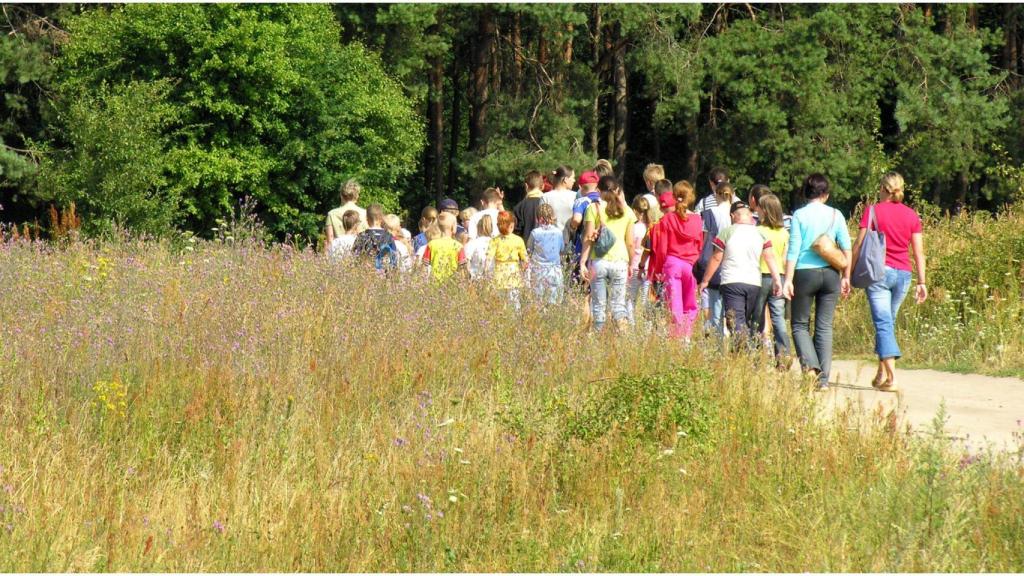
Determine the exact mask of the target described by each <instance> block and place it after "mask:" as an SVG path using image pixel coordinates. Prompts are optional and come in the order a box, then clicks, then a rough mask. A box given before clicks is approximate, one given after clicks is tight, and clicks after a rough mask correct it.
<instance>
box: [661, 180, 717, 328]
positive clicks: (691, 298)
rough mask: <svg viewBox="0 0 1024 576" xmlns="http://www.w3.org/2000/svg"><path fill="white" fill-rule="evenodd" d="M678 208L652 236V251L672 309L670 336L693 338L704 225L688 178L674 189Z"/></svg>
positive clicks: (678, 183) (667, 215)
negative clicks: (693, 208) (697, 265)
mask: <svg viewBox="0 0 1024 576" xmlns="http://www.w3.org/2000/svg"><path fill="white" fill-rule="evenodd" d="M672 194H673V197H674V199H675V201H676V206H675V208H676V209H675V211H674V212H670V213H667V214H665V215H664V216H663V217H662V218H661V220H660V221H659V222H658V225H657V226H656V227H655V229H654V231H653V233H652V235H651V252H653V257H654V259H655V261H657V262H658V263H660V264H661V273H662V275H663V276H664V279H665V296H666V299H667V300H668V304H669V310H671V311H672V324H671V326H670V328H669V336H670V337H672V338H684V339H686V340H687V341H688V340H689V339H690V334H691V333H692V332H693V323H694V321H695V320H696V319H697V311H698V307H697V279H696V278H694V276H693V264H694V263H695V262H696V261H697V257H698V256H700V250H701V246H702V244H703V240H704V235H703V226H702V225H701V219H700V216H698V215H697V214H694V213H693V212H691V211H690V207H691V206H693V202H694V200H695V199H696V198H695V194H694V190H693V186H691V185H690V183H689V182H687V181H685V180H681V181H679V182H676V185H675V187H674V188H673V190H672Z"/></svg>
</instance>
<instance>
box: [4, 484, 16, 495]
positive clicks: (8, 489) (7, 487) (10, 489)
mask: <svg viewBox="0 0 1024 576" xmlns="http://www.w3.org/2000/svg"><path fill="white" fill-rule="evenodd" d="M4 492H7V493H8V494H12V493H14V486H12V485H10V484H4Z"/></svg>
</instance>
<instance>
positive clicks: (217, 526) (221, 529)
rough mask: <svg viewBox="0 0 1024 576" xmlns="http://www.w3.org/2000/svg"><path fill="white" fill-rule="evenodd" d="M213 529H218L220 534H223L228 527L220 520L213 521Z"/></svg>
mask: <svg viewBox="0 0 1024 576" xmlns="http://www.w3.org/2000/svg"><path fill="white" fill-rule="evenodd" d="M213 529H214V530H216V531H217V533H218V534H223V533H224V531H225V530H227V528H225V526H224V523H223V522H221V521H220V520H214V521H213Z"/></svg>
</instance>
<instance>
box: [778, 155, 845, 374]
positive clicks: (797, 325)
mask: <svg viewBox="0 0 1024 576" xmlns="http://www.w3.org/2000/svg"><path fill="white" fill-rule="evenodd" d="M828 193H829V183H828V179H827V178H825V176H824V175H822V174H811V175H810V176H808V177H807V180H805V181H804V186H803V195H804V198H805V199H807V204H806V205H805V206H804V207H803V208H800V209H799V210H797V211H796V212H794V213H793V220H792V224H791V225H790V228H789V249H788V250H787V252H786V284H785V285H784V286H783V288H782V291H783V294H784V295H785V296H786V298H788V299H790V300H791V301H792V305H791V311H792V318H791V320H790V327H791V329H792V334H793V345H794V346H795V347H796V353H797V355H798V356H799V357H800V365H801V366H802V367H803V369H804V370H805V371H812V372H815V373H816V374H817V375H818V388H819V389H825V388H828V377H829V370H830V369H831V368H832V322H833V319H834V318H835V311H836V303H838V302H839V296H840V295H842V296H844V297H845V296H847V295H849V294H850V265H851V260H852V259H851V257H850V251H851V248H852V245H851V243H850V232H849V230H847V228H846V218H844V217H843V214H842V213H841V212H840V211H839V210H836V209H835V208H832V207H831V206H828V205H827V204H826V202H828ZM822 234H827V235H829V236H830V237H831V238H832V239H833V240H834V241H835V243H836V244H837V245H838V246H839V249H840V250H842V251H843V254H845V255H846V267H845V268H844V269H843V270H841V271H838V270H836V269H835V268H833V267H832V266H829V264H828V263H827V262H825V260H824V259H823V258H822V257H821V256H819V255H818V253H817V252H815V251H814V249H813V248H811V245H812V244H814V241H815V240H816V239H817V238H818V237H819V236H821V235H822ZM812 304H813V305H814V308H815V311H814V336H813V338H812V336H811V332H810V323H811V305H812Z"/></svg>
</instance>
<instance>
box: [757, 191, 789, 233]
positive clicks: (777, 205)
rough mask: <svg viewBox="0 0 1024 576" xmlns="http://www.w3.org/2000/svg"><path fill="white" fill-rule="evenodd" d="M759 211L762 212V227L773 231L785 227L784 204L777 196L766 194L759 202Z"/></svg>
mask: <svg viewBox="0 0 1024 576" xmlns="http://www.w3.org/2000/svg"><path fill="white" fill-rule="evenodd" d="M757 209H758V210H760V211H761V225H762V226H767V227H768V228H771V229H772V230H778V229H779V228H782V227H783V223H782V202H780V201H779V197H778V196H776V195H775V194H771V193H769V194H765V195H763V196H761V199H760V200H758V201H757Z"/></svg>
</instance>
